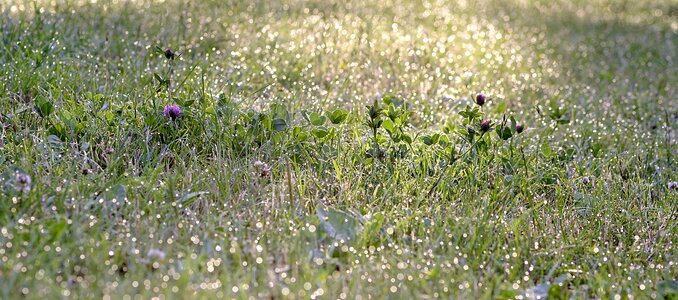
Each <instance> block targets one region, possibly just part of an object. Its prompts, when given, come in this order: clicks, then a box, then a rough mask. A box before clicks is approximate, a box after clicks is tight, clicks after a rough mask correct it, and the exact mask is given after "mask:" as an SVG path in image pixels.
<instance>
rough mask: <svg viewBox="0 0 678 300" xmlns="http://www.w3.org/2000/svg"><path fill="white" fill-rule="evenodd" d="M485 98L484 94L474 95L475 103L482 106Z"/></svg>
mask: <svg viewBox="0 0 678 300" xmlns="http://www.w3.org/2000/svg"><path fill="white" fill-rule="evenodd" d="M485 99H486V97H485V94H478V95H477V96H476V104H478V105H479V106H483V105H484V104H485Z"/></svg>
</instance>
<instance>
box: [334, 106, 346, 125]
mask: <svg viewBox="0 0 678 300" xmlns="http://www.w3.org/2000/svg"><path fill="white" fill-rule="evenodd" d="M346 117H348V113H347V112H346V111H343V110H341V109H336V110H334V111H333V112H332V113H331V114H330V121H331V122H332V124H340V123H341V122H344V120H346Z"/></svg>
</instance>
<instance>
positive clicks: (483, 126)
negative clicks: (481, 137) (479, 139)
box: [480, 120, 492, 132]
mask: <svg viewBox="0 0 678 300" xmlns="http://www.w3.org/2000/svg"><path fill="white" fill-rule="evenodd" d="M491 130H492V121H490V120H483V121H481V122H480V131H482V132H488V131H491Z"/></svg>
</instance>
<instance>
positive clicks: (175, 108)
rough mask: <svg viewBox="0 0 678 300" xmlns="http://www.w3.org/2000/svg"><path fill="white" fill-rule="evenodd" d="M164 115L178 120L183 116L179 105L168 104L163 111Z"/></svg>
mask: <svg viewBox="0 0 678 300" xmlns="http://www.w3.org/2000/svg"><path fill="white" fill-rule="evenodd" d="M162 115H163V116H165V117H166V118H170V119H172V120H176V119H177V118H178V117H180V116H181V107H179V105H176V104H168V105H167V106H165V108H164V109H163V110H162Z"/></svg>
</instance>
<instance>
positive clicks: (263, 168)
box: [254, 160, 271, 177]
mask: <svg viewBox="0 0 678 300" xmlns="http://www.w3.org/2000/svg"><path fill="white" fill-rule="evenodd" d="M254 166H255V167H256V168H258V169H259V177H268V176H270V175H271V167H270V166H269V165H267V164H266V163H265V162H262V161H260V160H257V161H255V162H254Z"/></svg>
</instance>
